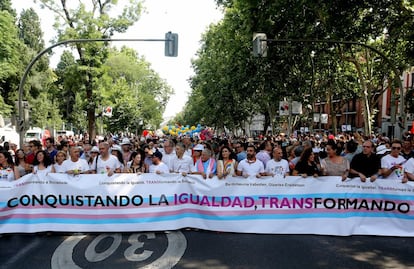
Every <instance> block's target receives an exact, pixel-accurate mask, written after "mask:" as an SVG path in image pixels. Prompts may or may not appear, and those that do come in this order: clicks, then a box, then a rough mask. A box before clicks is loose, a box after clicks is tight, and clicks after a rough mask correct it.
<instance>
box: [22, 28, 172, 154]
mask: <svg viewBox="0 0 414 269" xmlns="http://www.w3.org/2000/svg"><path fill="white" fill-rule="evenodd" d="M118 41H123V42H160V41H163V42H164V43H165V49H164V55H165V56H168V57H176V56H177V54H178V34H175V33H174V34H173V33H171V32H168V33H166V34H165V38H164V39H151V38H150V39H148V38H145V39H142V38H114V39H111V38H90V39H68V40H63V41H60V42H57V43H55V44H52V45H50V46H49V47H47V48H45V49H43V50H42V51H41V52H39V53H38V54H37V55H36V56H35V57H34V58H33V59H32V60H31V61H30V63H29V64H28V65H27V66H26V69H25V71H24V73H23V76H22V78H21V80H20V83H19V88H18V91H19V101H18V107H19V120H18V125H19V128H18V131H19V136H20V139H19V144H20V145H19V146H20V148H22V147H23V136H24V131H25V128H24V117H23V106H22V102H23V86H24V84H25V82H26V79H27V76H28V75H29V71H30V70H31V68H32V67H33V65H34V64H35V63H36V62H37V60H39V59H40V57H42V56H43V55H44V54H46V53H47V52H49V51H50V50H51V49H53V48H55V47H58V46H61V45H66V44H69V43H90V42H118ZM88 131H89V135H91V130H88Z"/></svg>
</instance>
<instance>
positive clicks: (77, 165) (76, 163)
mask: <svg viewBox="0 0 414 269" xmlns="http://www.w3.org/2000/svg"><path fill="white" fill-rule="evenodd" d="M69 156H70V158H69V159H67V160H65V161H63V163H62V171H63V172H64V173H67V174H70V175H79V174H87V173H89V164H88V162H87V161H86V160H84V159H81V158H80V148H79V147H77V146H73V147H71V148H70V149H69Z"/></svg>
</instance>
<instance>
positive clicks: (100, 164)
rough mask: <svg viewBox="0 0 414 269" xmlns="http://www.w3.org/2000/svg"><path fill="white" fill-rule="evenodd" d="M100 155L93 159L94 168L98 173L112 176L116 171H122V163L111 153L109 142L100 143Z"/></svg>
mask: <svg viewBox="0 0 414 269" xmlns="http://www.w3.org/2000/svg"><path fill="white" fill-rule="evenodd" d="M99 153H100V154H99V156H98V157H97V158H95V159H94V160H93V163H92V168H94V172H95V173H97V174H107V175H108V176H112V175H113V174H114V173H119V172H121V165H122V164H121V163H120V162H119V161H118V158H117V157H115V156H114V155H112V154H109V143H108V142H101V143H99Z"/></svg>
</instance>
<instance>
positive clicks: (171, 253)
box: [51, 231, 187, 269]
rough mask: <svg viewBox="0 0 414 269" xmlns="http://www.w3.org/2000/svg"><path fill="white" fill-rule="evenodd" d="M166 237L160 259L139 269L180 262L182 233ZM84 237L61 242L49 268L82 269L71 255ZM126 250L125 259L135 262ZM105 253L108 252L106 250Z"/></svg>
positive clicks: (183, 246) (185, 245)
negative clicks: (164, 248)
mask: <svg viewBox="0 0 414 269" xmlns="http://www.w3.org/2000/svg"><path fill="white" fill-rule="evenodd" d="M133 235H135V234H133ZM139 235H141V234H139ZM144 235H146V236H147V238H148V239H152V237H151V235H150V234H144ZM106 236H108V235H105V234H102V237H101V238H104V237H106ZM166 236H167V240H168V243H167V249H166V250H165V252H164V253H163V254H162V255H161V257H159V258H158V259H156V260H155V261H153V262H152V263H150V264H148V265H146V266H144V267H141V269H159V268H165V269H169V268H172V267H173V266H174V265H176V264H177V263H178V262H179V261H180V259H181V257H182V256H183V255H184V252H185V250H186V248H187V239H186V238H185V236H184V235H183V233H181V232H180V231H174V232H169V233H167V234H166ZM85 237H86V235H72V236H70V237H68V238H67V239H66V240H65V241H63V242H62V243H61V244H60V245H59V246H58V247H57V248H56V250H55V252H54V253H53V256H52V259H51V268H52V269H82V268H81V267H79V266H78V265H77V264H76V263H75V262H74V261H73V258H72V255H73V251H74V248H75V246H76V245H77V244H78V243H79V242H80V241H81V240H82V239H83V238H85ZM131 237H132V235H131V236H130V238H129V239H128V242H129V243H130V244H131V246H132V243H131V240H132V239H131ZM136 238H138V237H136ZM98 243H99V241H98ZM114 243H115V239H114ZM114 243H113V244H112V245H111V247H112V246H113V245H115V244H114ZM118 246H119V245H118ZM118 246H117V247H118ZM94 249H95V248H93V250H94ZM127 250H128V249H127ZM127 250H125V252H124V255H125V258H126V259H127V260H129V259H131V260H135V258H137V257H136V256H129V254H131V252H130V251H129V250H128V251H127ZM105 252H108V250H106V251H105ZM111 254H112V253H111ZM147 255H148V253H147ZM108 256H109V255H108ZM141 258H142V257H141Z"/></svg>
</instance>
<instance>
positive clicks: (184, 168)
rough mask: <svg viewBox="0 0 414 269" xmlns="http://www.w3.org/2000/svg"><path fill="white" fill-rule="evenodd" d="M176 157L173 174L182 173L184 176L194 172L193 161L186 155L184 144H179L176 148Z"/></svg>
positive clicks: (173, 163) (173, 162)
mask: <svg viewBox="0 0 414 269" xmlns="http://www.w3.org/2000/svg"><path fill="white" fill-rule="evenodd" d="M175 154H176V157H175V158H174V159H173V161H172V172H175V173H181V174H182V175H183V176H186V175H187V174H189V173H191V172H194V171H195V169H194V163H193V159H192V158H191V157H190V156H188V155H186V154H185V146H184V144H183V143H177V145H176V146H175Z"/></svg>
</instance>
